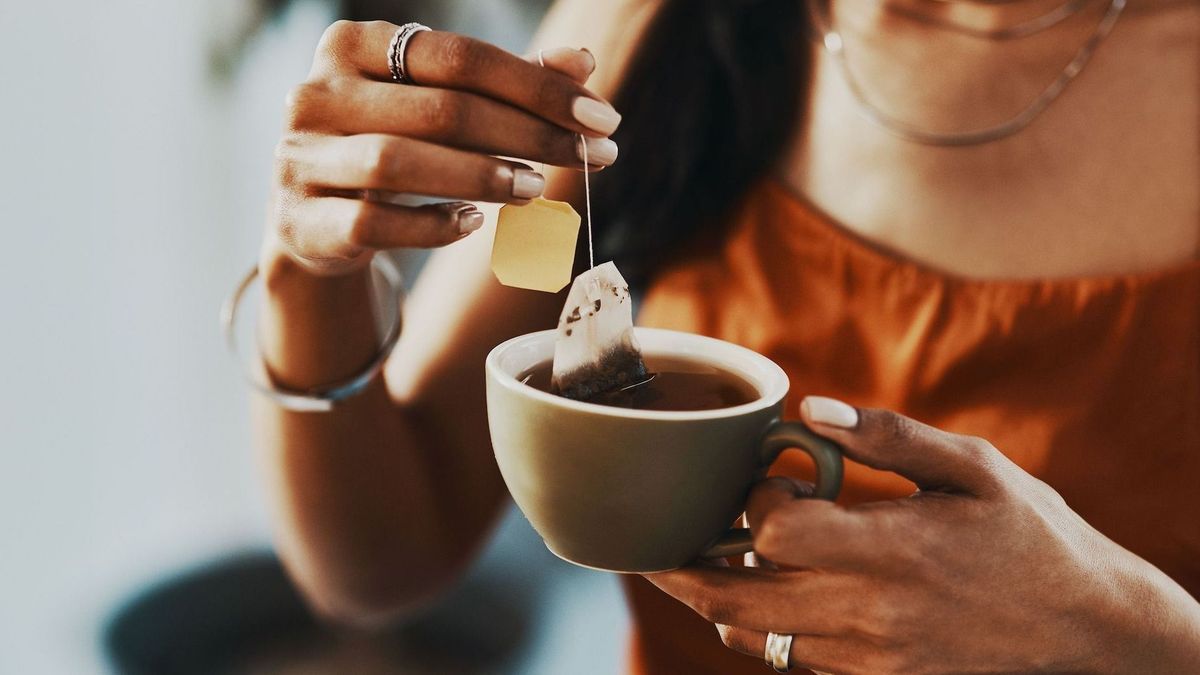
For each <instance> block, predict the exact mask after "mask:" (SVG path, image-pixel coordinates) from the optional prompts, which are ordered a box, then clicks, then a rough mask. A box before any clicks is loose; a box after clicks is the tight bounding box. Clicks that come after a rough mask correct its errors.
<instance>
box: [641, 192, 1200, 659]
mask: <svg viewBox="0 0 1200 675" xmlns="http://www.w3.org/2000/svg"><path fill="white" fill-rule="evenodd" d="M638 320H639V323H641V324H643V325H646V326H657V327H663V328H674V329H678V330H685V331H691V332H695V333H702V334H704V335H711V336H714V337H718V338H721V339H723V340H728V341H730V342H736V343H738V344H741V345H745V346H746V347H749V348H751V349H753V350H755V351H757V352H759V353H761V354H764V355H766V356H767V357H769V358H770V359H772V360H774V361H775V362H776V363H778V364H779V365H780V366H782V367H783V369H784V370H785V371H787V373H788V376H789V378H790V379H791V386H792V393H791V394H790V395H789V400H788V402H787V407H786V412H787V414H788V415H789V416H792V417H794V416H796V415H797V413H798V410H797V406H798V402H799V399H800V397H802V396H804V395H806V394H824V395H827V396H834V397H837V398H840V399H843V400H846V401H848V402H851V403H853V404H856V405H861V406H870V407H884V408H891V409H894V410H898V411H900V412H903V413H904V414H907V415H909V416H912V417H915V418H917V419H919V420H922V421H924V422H928V423H930V424H933V425H935V426H938V427H942V428H944V429H947V430H950V431H956V432H960V433H969V434H973V435H977V436H982V437H984V438H987V439H988V440H990V441H992V443H994V444H995V445H996V447H998V448H1000V450H1001V451H1003V452H1004V453H1005V454H1007V455H1008V456H1009V457H1010V458H1012V459H1013V461H1015V462H1016V463H1017V464H1019V465H1020V466H1021V467H1023V468H1024V469H1025V470H1026V471H1028V472H1030V473H1032V474H1034V475H1035V476H1038V477H1039V478H1041V479H1042V480H1044V481H1046V482H1047V483H1049V484H1050V485H1051V486H1053V487H1054V488H1055V489H1056V490H1058V491H1059V493H1061V494H1062V496H1063V497H1064V498H1065V499H1066V501H1067V503H1068V504H1069V505H1070V506H1071V507H1072V508H1073V509H1074V510H1075V511H1077V512H1078V513H1079V514H1080V515H1081V516H1083V518H1085V519H1086V520H1087V521H1088V522H1089V523H1091V524H1092V525H1093V526H1095V527H1096V528H1098V529H1099V530H1100V531H1101V532H1103V533H1104V534H1106V535H1108V536H1109V537H1110V538H1112V539H1113V540H1115V541H1116V542H1117V543H1119V544H1121V545H1122V546H1124V547H1126V548H1127V549H1129V550H1131V551H1133V552H1134V553H1136V554H1137V555H1139V556H1141V557H1143V558H1145V559H1146V560H1148V561H1150V562H1151V563H1153V564H1154V565H1156V566H1157V567H1159V568H1160V569H1162V570H1163V571H1164V572H1166V573H1167V574H1169V575H1170V576H1172V577H1173V578H1174V579H1175V580H1176V581H1178V582H1179V583H1180V584H1182V585H1183V587H1184V588H1186V589H1187V590H1188V591H1189V592H1190V593H1192V595H1194V596H1196V595H1200V262H1198V263H1190V264H1187V265H1183V266H1180V267H1177V268H1174V269H1170V270H1167V271H1162V272H1155V273H1149V274H1138V275H1124V276H1112V277H1103V278H1086V279H1051V280H1033V281H1025V280H1011V281H1009V280H1003V281H991V280H986V281H985V280H972V279H966V278H961V277H954V276H949V275H947V274H945V273H941V272H937V271H935V270H932V269H929V268H927V267H924V266H922V265H919V264H916V263H914V262H912V261H910V260H905V259H903V258H901V257H898V256H896V255H894V254H892V253H889V252H887V251H884V250H881V249H880V248H878V247H875V246H873V245H871V244H869V243H867V242H866V241H864V240H862V239H860V238H858V237H857V236H856V235H855V234H853V233H851V232H849V231H846V230H843V229H841V228H840V227H839V226H838V225H836V224H834V223H833V222H832V221H831V220H830V219H829V218H828V217H826V216H824V215H822V214H819V213H818V212H817V211H816V209H815V208H814V207H811V206H809V205H807V204H805V203H804V202H802V201H801V200H799V199H798V198H796V197H795V196H793V195H792V194H791V193H789V192H788V191H787V189H786V188H784V187H783V186H781V185H780V184H778V183H775V182H768V183H766V184H764V185H763V186H762V187H761V188H759V189H757V190H755V191H753V193H752V194H750V195H749V196H748V197H747V200H746V202H745V204H744V206H743V207H742V209H741V212H740V214H739V216H738V217H737V220H736V222H735V223H734V225H733V229H732V231H731V232H730V236H729V238H728V239H727V240H726V242H725V243H724V244H723V245H722V246H721V247H720V248H718V249H717V250H714V251H713V252H711V253H708V254H705V255H703V256H700V257H693V258H690V259H688V260H687V261H685V262H682V263H681V264H678V265H676V266H673V267H671V268H670V269H668V270H666V271H664V273H663V274H662V275H661V276H659V277H658V278H657V279H656V280H655V282H654V283H653V284H652V286H651V288H650V289H649V292H648V293H647V295H646V298H645V301H644V305H643V309H642V311H641V314H640V315H639V319H638ZM806 463H807V458H806V457H804V456H803V455H802V453H799V452H795V451H793V452H789V453H786V454H785V456H784V457H783V458H781V459H780V460H779V462H778V463H776V465H775V467H774V468H773V471H774V472H776V473H784V474H789V475H798V476H806V475H807V469H808V467H807V466H806ZM913 489H914V486H913V485H912V484H911V483H909V482H907V481H906V480H904V479H902V478H899V477H897V476H895V475H892V474H887V473H882V472H877V471H874V470H871V469H867V468H865V467H863V466H860V465H856V464H853V463H847V466H846V483H845V488H844V490H843V498H842V501H844V502H847V503H852V502H858V501H863V500H872V499H889V498H894V497H899V496H902V495H906V494H909V493H911V492H912V490H913ZM625 585H626V589H627V591H628V596H629V602H630V606H631V609H632V612H633V615H634V626H635V630H634V639H633V657H632V662H633V664H632V671H633V672H635V673H643V674H646V675H677V674H678V673H689V674H691V675H697V674H705V673H714V674H716V673H720V674H721V675H737V674H739V673H746V674H747V675H761V673H762V672H763V670H764V668H765V666H764V664H763V663H762V661H761V659H756V658H752V657H747V656H744V655H741V654H739V653H737V652H734V651H732V650H730V649H727V648H726V647H725V646H724V645H722V644H721V641H720V640H719V638H718V636H717V632H716V630H714V629H713V627H712V626H711V625H710V624H708V623H707V622H705V621H703V620H702V619H700V618H699V617H698V616H697V615H695V614H694V613H693V612H692V611H691V610H690V609H688V608H687V607H685V606H684V605H682V604H680V603H678V602H677V601H675V600H674V599H672V598H670V597H669V596H667V595H665V594H663V593H661V592H659V591H658V590H657V589H656V588H654V587H653V586H651V585H650V584H649V583H648V582H646V581H645V580H644V579H642V578H641V577H638V576H629V577H625Z"/></svg>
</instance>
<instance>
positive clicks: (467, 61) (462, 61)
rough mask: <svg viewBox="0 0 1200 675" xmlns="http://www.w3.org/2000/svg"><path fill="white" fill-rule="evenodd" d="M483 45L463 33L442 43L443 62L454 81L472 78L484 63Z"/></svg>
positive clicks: (452, 36)
mask: <svg viewBox="0 0 1200 675" xmlns="http://www.w3.org/2000/svg"><path fill="white" fill-rule="evenodd" d="M483 51H484V50H483V45H482V44H480V43H479V42H476V41H475V40H472V39H471V38H468V37H464V36H462V35H451V36H449V37H448V38H447V39H446V40H445V41H444V42H443V43H442V54H441V56H442V63H443V66H444V67H445V69H446V74H447V75H448V76H449V78H450V79H451V80H452V81H454V82H461V81H464V80H467V79H469V78H471V76H472V75H474V74H475V73H477V72H478V71H479V68H480V66H482V65H483V60H484V53H483Z"/></svg>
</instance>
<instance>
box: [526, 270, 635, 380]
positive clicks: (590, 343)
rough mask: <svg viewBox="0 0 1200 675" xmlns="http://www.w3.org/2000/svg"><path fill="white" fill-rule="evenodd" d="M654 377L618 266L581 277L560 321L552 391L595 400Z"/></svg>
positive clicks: (588, 271)
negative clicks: (649, 368) (647, 368)
mask: <svg viewBox="0 0 1200 675" xmlns="http://www.w3.org/2000/svg"><path fill="white" fill-rule="evenodd" d="M649 377H650V376H649V374H648V373H647V372H646V363H645V362H644V361H643V360H642V350H641V347H640V346H639V345H638V342H637V338H636V337H635V336H634V334H633V302H632V300H631V299H630V297H629V285H628V284H626V283H625V278H624V277H622V276H621V273H620V272H619V271H618V270H617V266H616V265H614V264H613V263H611V262H606V263H604V264H603V265H599V266H597V267H593V268H591V269H589V270H587V271H585V272H584V273H583V274H580V275H579V276H577V277H575V282H574V283H573V284H572V285H571V290H570V292H569V293H568V295H567V303H566V305H564V306H563V311H562V315H561V316H560V317H559V319H558V335H557V337H556V339H555V341H554V366H553V369H552V375H551V379H550V386H551V389H552V390H553V391H555V392H556V393H558V394H559V395H561V396H565V397H567V398H573V399H579V400H591V399H596V398H598V397H602V396H605V395H608V394H611V393H613V392H617V391H621V390H624V389H628V388H629V387H633V386H636V385H638V384H641V383H644V382H646V381H647V380H648V379H649Z"/></svg>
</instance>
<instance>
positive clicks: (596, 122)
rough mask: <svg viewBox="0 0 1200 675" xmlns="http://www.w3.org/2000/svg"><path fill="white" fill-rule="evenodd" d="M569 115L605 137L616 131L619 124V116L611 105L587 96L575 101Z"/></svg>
mask: <svg viewBox="0 0 1200 675" xmlns="http://www.w3.org/2000/svg"><path fill="white" fill-rule="evenodd" d="M571 114H572V115H574V116H575V121H577V122H579V123H580V124H582V125H583V126H585V127H587V128H589V129H591V130H593V131H595V132H597V133H601V134H604V135H605V136H607V135H609V134H611V133H612V132H614V131H616V130H617V125H619V124H620V123H621V114H620V113H618V112H617V111H616V110H615V109H614V108H613V107H612V106H611V105H609V104H607V103H605V102H604V101H598V100H596V99H594V98H589V97H587V96H580V97H578V98H576V99H575V103H573V104H572V105H571Z"/></svg>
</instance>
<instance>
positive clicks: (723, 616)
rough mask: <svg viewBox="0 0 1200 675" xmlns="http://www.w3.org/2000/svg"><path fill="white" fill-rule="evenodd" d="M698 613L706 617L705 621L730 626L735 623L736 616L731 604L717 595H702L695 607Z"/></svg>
mask: <svg viewBox="0 0 1200 675" xmlns="http://www.w3.org/2000/svg"><path fill="white" fill-rule="evenodd" d="M693 609H695V610H696V613H697V614H699V615H700V616H702V617H704V620H705V621H708V622H709V623H715V624H730V623H733V621H732V619H733V616H734V611H733V608H732V607H731V606H730V604H729V602H728V601H727V600H725V599H723V598H720V597H717V596H716V595H702V596H700V597H699V598H698V599H697V600H696V601H695V604H694V606H693Z"/></svg>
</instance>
